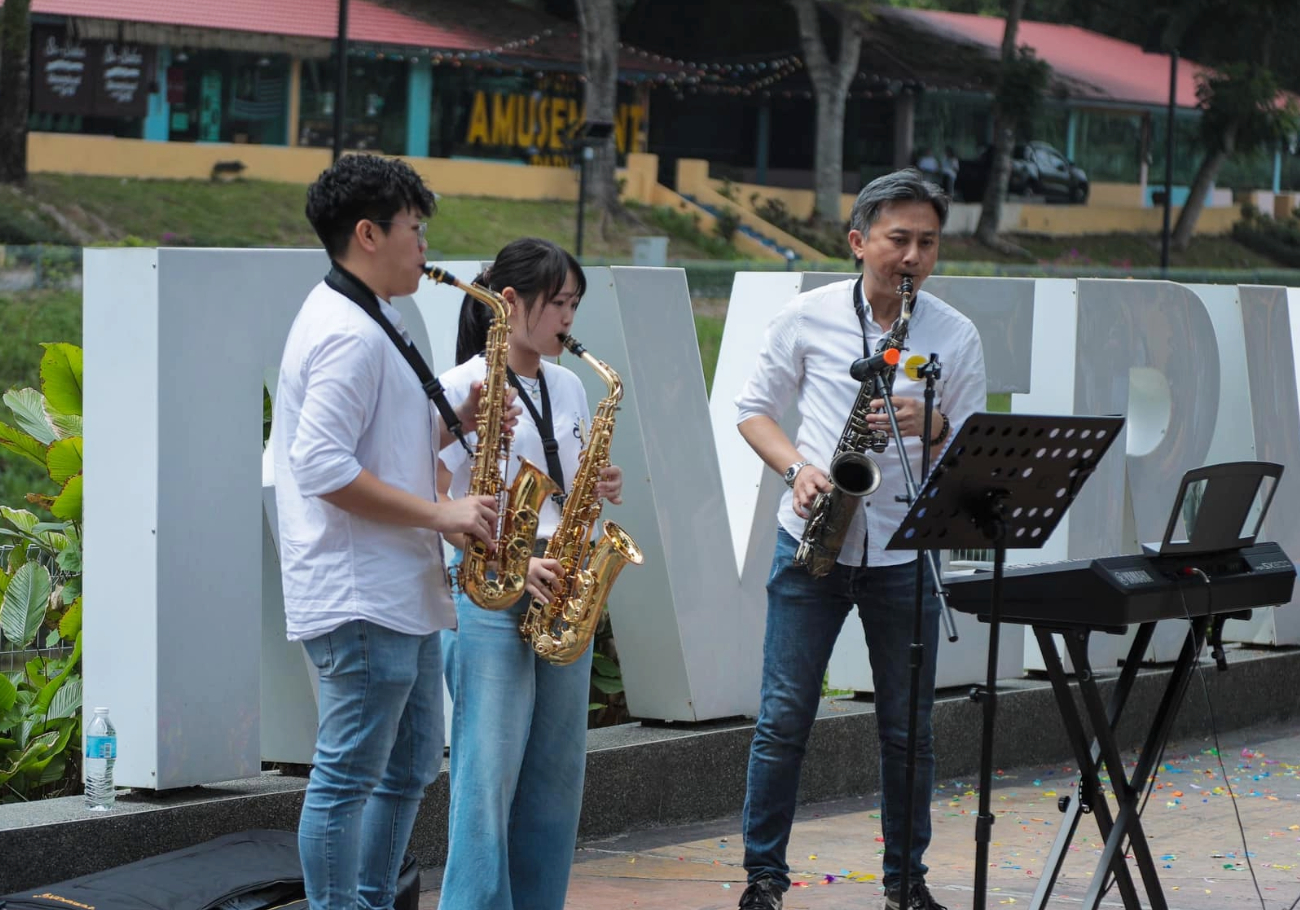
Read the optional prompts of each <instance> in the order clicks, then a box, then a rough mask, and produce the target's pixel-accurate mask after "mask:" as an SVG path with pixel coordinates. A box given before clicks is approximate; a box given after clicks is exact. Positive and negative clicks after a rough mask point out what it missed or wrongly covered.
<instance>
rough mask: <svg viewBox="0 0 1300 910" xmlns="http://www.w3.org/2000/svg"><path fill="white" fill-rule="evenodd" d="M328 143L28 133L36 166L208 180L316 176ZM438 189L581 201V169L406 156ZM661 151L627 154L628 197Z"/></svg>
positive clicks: (653, 174) (648, 176)
mask: <svg viewBox="0 0 1300 910" xmlns="http://www.w3.org/2000/svg"><path fill="white" fill-rule="evenodd" d="M331 159H332V154H331V152H330V150H329V149H320V148H286V147H284V146H274V145H243V144H230V143H189V142H146V141H144V140H143V139H117V138H114V137H112V136H74V135H71V134H67V133H29V134H28V137H27V160H28V169H29V170H30V171H31V172H32V173H58V174H89V175H91V176H99V177H139V178H156V179H163V180H186V179H190V180H206V179H208V178H209V177H210V176H211V175H212V166H213V165H214V164H215V163H216V162H218V161H242V162H243V163H244V164H245V165H247V167H246V169H245V170H244V171H243V172H242V174H241V175H240V176H242V177H244V178H246V179H249V180H274V181H279V182H283V183H301V184H307V183H311V182H312V181H313V180H315V179H316V177H317V176H318V175H319V174H320V172H321V171H323V170H324V169H325V168H327V167H329V166H330V161H331ZM403 160H404V161H407V162H408V163H409V164H410V165H411V166H412V167H413V168H415V170H416V171H417V172H418V173H419V174H420V176H422V177H423V178H424V179H425V181H426V182H427V183H428V184H429V186H431V187H433V189H434V190H435V191H436V192H439V193H447V194H449V195H451V194H454V195H457V196H496V197H501V198H507V199H555V200H563V201H576V200H577V198H578V175H577V172H576V171H574V170H572V169H570V168H561V167H528V166H525V165H519V164H507V163H504V162H497V161H464V160H460V159H450V158H403ZM658 168H659V159H658V156H656V155H647V154H643V153H635V154H632V155H629V156H628V167H627V168H626V169H623V170H621V171H620V176H622V177H623V178H624V179H625V180H626V186H625V187H624V198H628V199H633V200H637V201H641V202H647V203H648V202H650V200H651V198H652V196H653V191H654V187H655V186H656V185H657V183H658Z"/></svg>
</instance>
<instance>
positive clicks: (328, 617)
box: [271, 282, 456, 640]
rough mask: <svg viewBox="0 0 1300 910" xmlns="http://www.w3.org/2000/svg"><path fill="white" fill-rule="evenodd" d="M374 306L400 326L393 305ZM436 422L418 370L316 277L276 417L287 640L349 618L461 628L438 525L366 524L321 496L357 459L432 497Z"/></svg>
mask: <svg viewBox="0 0 1300 910" xmlns="http://www.w3.org/2000/svg"><path fill="white" fill-rule="evenodd" d="M379 305H380V310H381V312H382V313H383V314H384V316H386V317H387V318H388V320H389V321H390V322H392V323H393V325H395V326H397V328H398V330H399V331H401V329H402V324H401V323H402V320H401V316H400V315H399V314H398V312H397V309H396V308H395V307H393V306H392V305H390V304H389V303H387V302H385V301H382V300H381V301H379ZM437 427H438V424H437V421H436V419H435V418H434V417H433V413H432V407H431V405H430V403H429V398H428V396H427V395H426V394H425V392H424V389H423V388H421V386H420V381H419V379H417V378H416V375H415V371H414V370H412V369H411V366H410V364H408V363H407V362H406V360H405V359H404V358H403V357H402V355H401V353H400V352H399V351H398V350H397V347H396V345H394V344H393V343H392V341H391V340H389V338H388V336H387V335H386V334H384V331H383V329H381V328H380V327H379V325H377V324H376V323H375V321H374V320H373V319H371V318H370V317H369V316H368V315H366V313H365V312H364V311H363V310H362V309H361V308H360V307H359V306H357V305H356V304H355V303H353V302H352V301H351V300H349V299H347V298H346V297H344V296H343V295H342V294H339V293H338V292H337V291H334V290H333V289H331V288H330V287H328V286H327V285H325V284H324V283H323V282H322V283H321V284H318V285H317V286H316V287H315V288H314V289H313V290H312V292H311V293H310V294H309V295H308V296H307V299H306V301H304V302H303V305H302V309H301V310H300V311H299V313H298V316H297V318H296V319H295V320H294V323H293V327H292V328H291V329H290V330H289V337H288V340H287V341H286V342H285V348H284V355H283V357H282V359H281V362H280V379H279V384H278V385H277V390H276V398H275V414H274V419H273V421H272V425H271V443H272V446H273V458H274V462H275V498H276V507H277V511H278V514H279V525H280V572H281V578H282V580H283V585H284V610H285V619H286V625H287V630H288V637H289V638H290V639H291V640H296V639H302V638H314V637H316V636H319V635H323V634H325V633H326V632H330V631H332V630H333V629H336V628H338V627H339V626H341V625H343V624H344V623H346V622H350V621H352V620H356V619H363V620H367V621H369V622H373V623H376V624H378V625H381V626H384V627H385V628H389V629H393V630H394V631H397V632H403V633H406V634H408V635H426V634H429V633H430V632H434V631H436V630H438V629H444V628H451V627H454V626H455V625H456V611H455V607H454V606H453V604H452V600H451V592H450V590H449V589H448V587H447V581H446V576H445V570H444V567H443V557H442V538H441V536H440V535H439V534H438V533H437V532H436V531H432V530H426V529H423V528H408V527H401V526H398V525H392V524H385V523H382V522H376V521H370V520H368V519H365V518H362V517H360V516H358V515H354V514H352V513H351V512H347V511H344V510H343V509H340V508H338V507H336V506H332V505H330V504H329V503H328V502H326V501H325V500H324V499H321V498H320V497H321V495H322V494H325V493H332V492H334V491H335V490H339V489H341V488H343V487H345V486H347V485H348V484H349V483H351V482H352V481H353V480H355V479H356V478H357V476H358V475H359V474H360V473H361V471H362V469H363V468H364V469H365V470H368V471H370V473H372V474H374V475H375V476H376V477H378V478H379V479H380V480H382V481H383V482H384V483H387V484H389V485H390V486H394V487H397V488H398V489H401V490H405V491H406V492H408V493H412V494H414V495H416V496H420V497H423V498H425V499H429V500H433V499H436V498H437V493H436V490H435V488H434V452H435V449H436V444H435V440H434V435H433V434H434V433H435V432H437Z"/></svg>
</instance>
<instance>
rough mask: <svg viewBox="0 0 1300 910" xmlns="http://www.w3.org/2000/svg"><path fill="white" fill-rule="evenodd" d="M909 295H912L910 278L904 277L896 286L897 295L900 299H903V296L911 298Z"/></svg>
mask: <svg viewBox="0 0 1300 910" xmlns="http://www.w3.org/2000/svg"><path fill="white" fill-rule="evenodd" d="M911 294H912V276H911V275H904V276H903V280H902V281H901V282H900V283H899V285H898V295H899V296H900V297H903V296H911Z"/></svg>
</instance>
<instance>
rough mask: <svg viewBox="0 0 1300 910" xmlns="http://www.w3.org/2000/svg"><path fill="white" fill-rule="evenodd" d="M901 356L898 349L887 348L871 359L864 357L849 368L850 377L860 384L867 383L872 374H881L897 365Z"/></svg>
mask: <svg viewBox="0 0 1300 910" xmlns="http://www.w3.org/2000/svg"><path fill="white" fill-rule="evenodd" d="M900 356H902V355H901V354H900V353H899V351H898V348H885V349H884V350H883V351H877V352H876V353H875V354H872V355H871V356H870V357H862V358H859V359H858V360H855V361H853V366H851V367H849V375H850V376H852V377H853V378H854V379H856V380H857V381H858V382H866V381H867V377H869V376H871V375H872V374H874V373H879V372H880V371H881V370H883V369H884V368H885V367H887V366H889V367H892V366H894V365H896V364H897V363H898V359H899V357H900Z"/></svg>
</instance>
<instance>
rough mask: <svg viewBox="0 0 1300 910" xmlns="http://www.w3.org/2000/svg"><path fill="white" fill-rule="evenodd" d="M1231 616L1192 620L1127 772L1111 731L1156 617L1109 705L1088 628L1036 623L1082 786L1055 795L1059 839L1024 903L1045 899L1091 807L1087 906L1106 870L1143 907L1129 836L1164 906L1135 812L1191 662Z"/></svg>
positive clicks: (1097, 900) (1144, 628) (1150, 896)
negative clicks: (1093, 845)
mask: <svg viewBox="0 0 1300 910" xmlns="http://www.w3.org/2000/svg"><path fill="white" fill-rule="evenodd" d="M1230 618H1231V616H1230V615H1227V614H1220V615H1217V616H1198V617H1195V618H1194V619H1193V620H1192V622H1191V623H1190V628H1189V629H1188V631H1187V638H1186V639H1185V640H1184V642H1183V648H1182V651H1181V652H1180V653H1179V655H1178V660H1177V661H1176V662H1175V663H1174V666H1173V669H1172V671H1171V672H1170V674H1169V680H1168V682H1166V684H1165V688H1164V692H1163V693H1162V695H1161V698H1160V704H1159V706H1158V707H1157V708H1156V713H1155V717H1154V719H1153V722H1152V724H1151V728H1150V730H1149V731H1148V733H1147V737H1146V741H1145V742H1144V743H1143V745H1142V751H1141V752H1140V754H1139V755H1138V760H1137V764H1136V766H1135V767H1134V768H1133V773H1132V774H1131V775H1126V774H1125V770H1124V758H1123V755H1122V754H1121V753H1120V747H1119V743H1118V742H1117V740H1116V736H1115V732H1116V730H1117V729H1118V727H1119V724H1120V720H1121V719H1122V717H1123V714H1124V708H1125V707H1126V705H1127V703H1128V698H1129V695H1130V694H1131V693H1132V690H1133V684H1134V682H1135V681H1136V679H1137V674H1138V665H1139V664H1140V663H1141V659H1142V655H1143V654H1144V653H1145V652H1146V649H1147V646H1148V645H1149V644H1150V643H1151V636H1152V634H1154V632H1155V628H1156V624H1155V623H1154V622H1147V623H1142V624H1141V625H1140V626H1138V629H1137V634H1136V635H1135V637H1134V639H1133V644H1132V646H1131V647H1130V648H1129V652H1128V658H1127V659H1126V660H1125V661H1124V668H1123V670H1122V671H1121V672H1120V675H1119V679H1118V681H1117V682H1116V684H1115V689H1114V691H1113V692H1112V693H1111V697H1110V704H1109V705H1108V706H1103V704H1102V698H1101V691H1100V688H1099V686H1098V684H1097V677H1096V674H1095V673H1094V672H1093V669H1092V666H1091V664H1089V662H1088V640H1089V638H1090V637H1091V636H1092V631H1093V630H1091V629H1087V628H1078V629H1069V630H1066V631H1061V630H1060V629H1059V628H1056V629H1051V628H1046V627H1043V626H1034V635H1035V636H1036V637H1037V639H1038V646H1039V648H1041V649H1042V653H1043V661H1044V663H1045V664H1046V665H1047V675H1048V678H1049V679H1050V680H1051V682H1052V692H1053V693H1054V694H1055V696H1056V703H1057V707H1058V708H1060V711H1061V719H1062V721H1064V723H1065V730H1066V735H1067V736H1068V738H1069V740H1070V746H1071V748H1072V749H1073V751H1074V755H1075V759H1076V761H1077V762H1078V764H1079V786H1078V789H1077V790H1076V792H1075V794H1074V795H1073V796H1067V797H1063V798H1062V799H1061V801H1060V808H1061V811H1062V812H1063V813H1064V814H1065V818H1064V820H1063V821H1062V823H1061V827H1060V830H1059V831H1058V832H1057V836H1056V842H1055V843H1054V844H1053V845H1052V849H1051V852H1050V853H1049V854H1048V858H1047V862H1046V865H1045V867H1044V870H1043V875H1042V877H1041V878H1040V879H1039V881H1038V888H1037V890H1036V891H1035V892H1034V897H1033V900H1032V901H1031V902H1030V905H1029V906H1030V910H1040V908H1044V907H1047V906H1048V902H1049V900H1050V899H1051V896H1052V889H1053V888H1054V887H1055V886H1056V880H1057V877H1058V876H1059V875H1060V872H1061V866H1062V864H1063V863H1064V862H1065V857H1066V854H1067V853H1068V852H1069V848H1070V842H1071V841H1072V840H1073V839H1074V834H1075V830H1076V829H1077V828H1078V825H1079V817H1080V815H1084V814H1092V815H1094V816H1095V817H1096V820H1097V828H1098V829H1099V830H1100V832H1101V836H1102V837H1103V838H1104V839H1105V842H1106V843H1105V848H1104V849H1103V850H1102V854H1101V858H1100V859H1099V860H1098V862H1097V868H1096V870H1095V871H1094V873H1093V876H1092V881H1091V882H1090V884H1089V885H1088V890H1087V893H1086V894H1085V895H1084V898H1083V907H1084V910H1096V908H1097V907H1099V906H1100V905H1101V899H1102V892H1103V890H1104V888H1105V885H1106V880H1107V877H1108V876H1109V875H1114V876H1115V881H1116V884H1117V886H1118V887H1119V892H1120V896H1121V898H1122V899H1123V901H1124V906H1125V907H1126V908H1130V910H1140V908H1142V906H1143V905H1142V904H1141V903H1140V902H1139V900H1138V895H1137V889H1136V887H1135V884H1134V881H1133V876H1132V872H1131V870H1130V868H1129V866H1128V863H1127V862H1126V861H1125V857H1124V850H1123V847H1124V844H1125V841H1126V840H1127V842H1128V844H1129V847H1130V849H1131V850H1132V851H1133V861H1134V864H1135V865H1136V866H1137V870H1138V873H1139V874H1140V875H1141V877H1142V884H1143V890H1144V891H1145V892H1146V895H1147V901H1148V904H1147V906H1149V907H1150V908H1151V910H1168V904H1166V902H1165V897H1164V893H1163V892H1162V891H1161V889H1160V879H1159V877H1158V876H1157V874H1156V865H1155V862H1154V860H1153V859H1152V855H1151V846H1150V843H1149V842H1148V840H1147V836H1146V833H1145V832H1144V831H1143V829H1142V821H1141V818H1140V815H1139V813H1140V812H1141V809H1142V800H1143V797H1144V793H1145V790H1146V788H1147V785H1148V783H1149V782H1150V780H1151V774H1152V772H1153V771H1154V770H1155V763H1156V761H1157V760H1158V759H1159V757H1160V753H1161V750H1162V749H1163V748H1164V745H1165V742H1166V740H1167V739H1168V737H1169V731H1170V729H1171V728H1172V727H1173V723H1174V719H1175V717H1177V714H1178V706H1179V705H1180V704H1181V703H1182V700H1183V696H1184V695H1185V694H1186V691H1187V686H1188V684H1189V682H1190V681H1191V678H1192V674H1193V673H1194V672H1195V670H1196V665H1197V657H1198V655H1199V654H1200V653H1201V649H1202V647H1204V645H1205V641H1206V638H1207V636H1209V637H1210V638H1211V640H1217V638H1218V635H1219V632H1220V631H1221V629H1222V625H1223V623H1224V622H1226V621H1227V620H1228V619H1230ZM1054 633H1055V634H1059V635H1062V636H1063V637H1064V639H1065V647H1066V651H1067V652H1068V653H1069V656H1070V660H1071V661H1072V663H1073V666H1074V672H1075V677H1076V681H1077V682H1078V686H1079V693H1080V694H1081V695H1082V696H1083V699H1082V700H1083V710H1082V711H1080V710H1079V706H1078V704H1077V703H1076V702H1075V699H1074V696H1073V694H1072V692H1071V689H1070V679H1069V677H1068V676H1067V674H1066V672H1065V665H1064V663H1063V661H1062V659H1061V654H1060V652H1059V651H1058V650H1057V644H1056V640H1055V638H1053V634H1054ZM1088 729H1091V730H1092V731H1093V735H1092V737H1091V738H1089V736H1088V734H1087V732H1086V731H1087V730H1088ZM1102 768H1105V770H1106V773H1108V774H1109V775H1110V785H1111V792H1112V793H1114V795H1115V801H1116V803H1118V806H1119V812H1118V814H1117V815H1115V817H1114V818H1112V817H1111V807H1110V804H1109V803H1107V801H1106V797H1105V793H1104V792H1103V790H1102V784H1101V777H1100V775H1101V770H1102Z"/></svg>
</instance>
